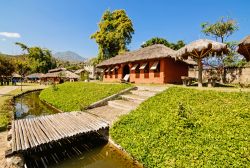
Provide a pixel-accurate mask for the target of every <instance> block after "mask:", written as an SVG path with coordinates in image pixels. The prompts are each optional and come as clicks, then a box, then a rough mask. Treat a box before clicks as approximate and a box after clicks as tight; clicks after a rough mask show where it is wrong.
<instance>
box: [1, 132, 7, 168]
mask: <svg viewBox="0 0 250 168" xmlns="http://www.w3.org/2000/svg"><path fill="white" fill-rule="evenodd" d="M6 138H7V131H4V132H0V167H1V166H3V167H5V166H4V165H5V161H6V160H5V151H6V150H7V140H6Z"/></svg>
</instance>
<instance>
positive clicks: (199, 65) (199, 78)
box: [197, 57, 202, 87]
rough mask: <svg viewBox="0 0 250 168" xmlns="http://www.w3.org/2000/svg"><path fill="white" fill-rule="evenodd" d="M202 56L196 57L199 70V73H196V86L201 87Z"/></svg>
mask: <svg viewBox="0 0 250 168" xmlns="http://www.w3.org/2000/svg"><path fill="white" fill-rule="evenodd" d="M201 60H202V58H201V57H199V58H198V60H197V61H198V70H199V73H198V87H202V62H201Z"/></svg>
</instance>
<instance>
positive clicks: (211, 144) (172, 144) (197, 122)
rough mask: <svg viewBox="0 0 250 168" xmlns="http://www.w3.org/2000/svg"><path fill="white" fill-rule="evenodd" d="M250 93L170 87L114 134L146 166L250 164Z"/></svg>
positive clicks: (121, 123)
mask: <svg viewBox="0 0 250 168" xmlns="http://www.w3.org/2000/svg"><path fill="white" fill-rule="evenodd" d="M249 102H250V93H242V92H238V93H229V92H227V93H226V92H216V91H198V90H194V89H186V88H177V87H174V88H169V89H167V90H166V91H164V92H163V93H161V94H158V95H156V96H155V97H152V98H150V99H149V100H147V101H145V102H144V103H142V104H141V105H140V106H139V107H138V108H137V109H136V110H135V111H133V112H131V113H130V114H128V115H126V116H123V117H122V118H121V120H120V121H118V122H117V123H115V125H114V126H113V128H111V131H110V134H111V136H112V138H113V139H114V140H115V141H116V142H117V143H118V144H120V145H121V146H122V147H123V148H124V149H125V150H127V151H128V152H129V153H130V154H131V155H132V156H134V157H135V158H136V159H138V160H139V161H140V162H141V163H143V164H144V165H145V166H146V167H149V168H151V167H162V168H163V167H164V168H165V167H250V103H249Z"/></svg>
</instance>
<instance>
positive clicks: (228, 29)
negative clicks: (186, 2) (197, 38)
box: [201, 17, 239, 43]
mask: <svg viewBox="0 0 250 168" xmlns="http://www.w3.org/2000/svg"><path fill="white" fill-rule="evenodd" d="M201 28H202V32H203V33H204V34H205V35H207V36H211V37H213V38H215V39H216V41H217V40H218V39H220V41H221V42H222V43H224V41H225V40H226V38H227V37H229V36H230V35H232V34H233V33H234V32H235V31H237V30H238V29H239V27H238V25H237V22H236V21H235V20H233V19H230V18H227V19H225V18H224V17H222V18H221V19H220V20H219V21H217V22H215V23H214V24H210V23H208V22H205V23H202V24H201Z"/></svg>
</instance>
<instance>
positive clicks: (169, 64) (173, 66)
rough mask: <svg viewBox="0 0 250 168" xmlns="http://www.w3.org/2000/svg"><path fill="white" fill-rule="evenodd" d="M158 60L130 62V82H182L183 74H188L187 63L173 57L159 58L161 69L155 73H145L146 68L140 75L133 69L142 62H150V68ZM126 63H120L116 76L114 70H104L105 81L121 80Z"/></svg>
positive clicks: (150, 71) (152, 71) (151, 71)
mask: <svg viewBox="0 0 250 168" xmlns="http://www.w3.org/2000/svg"><path fill="white" fill-rule="evenodd" d="M155 61H156V60H151V61H138V62H133V63H129V64H128V65H129V67H130V82H132V83H159V84H163V83H181V76H188V66H187V64H185V63H183V62H179V61H175V60H174V59H172V58H166V59H161V60H159V64H160V71H159V73H155V71H154V70H149V73H148V74H144V70H140V74H139V76H138V75H136V73H135V70H131V68H132V67H133V65H134V64H140V66H141V65H142V64H143V63H145V62H148V64H149V68H151V66H152V65H153V64H154V62H155ZM125 65H126V64H121V65H119V69H118V75H117V77H115V75H114V74H115V73H114V71H113V72H104V76H103V81H104V82H120V80H121V79H122V77H123V76H122V75H123V74H122V73H123V67H124V66H125Z"/></svg>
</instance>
